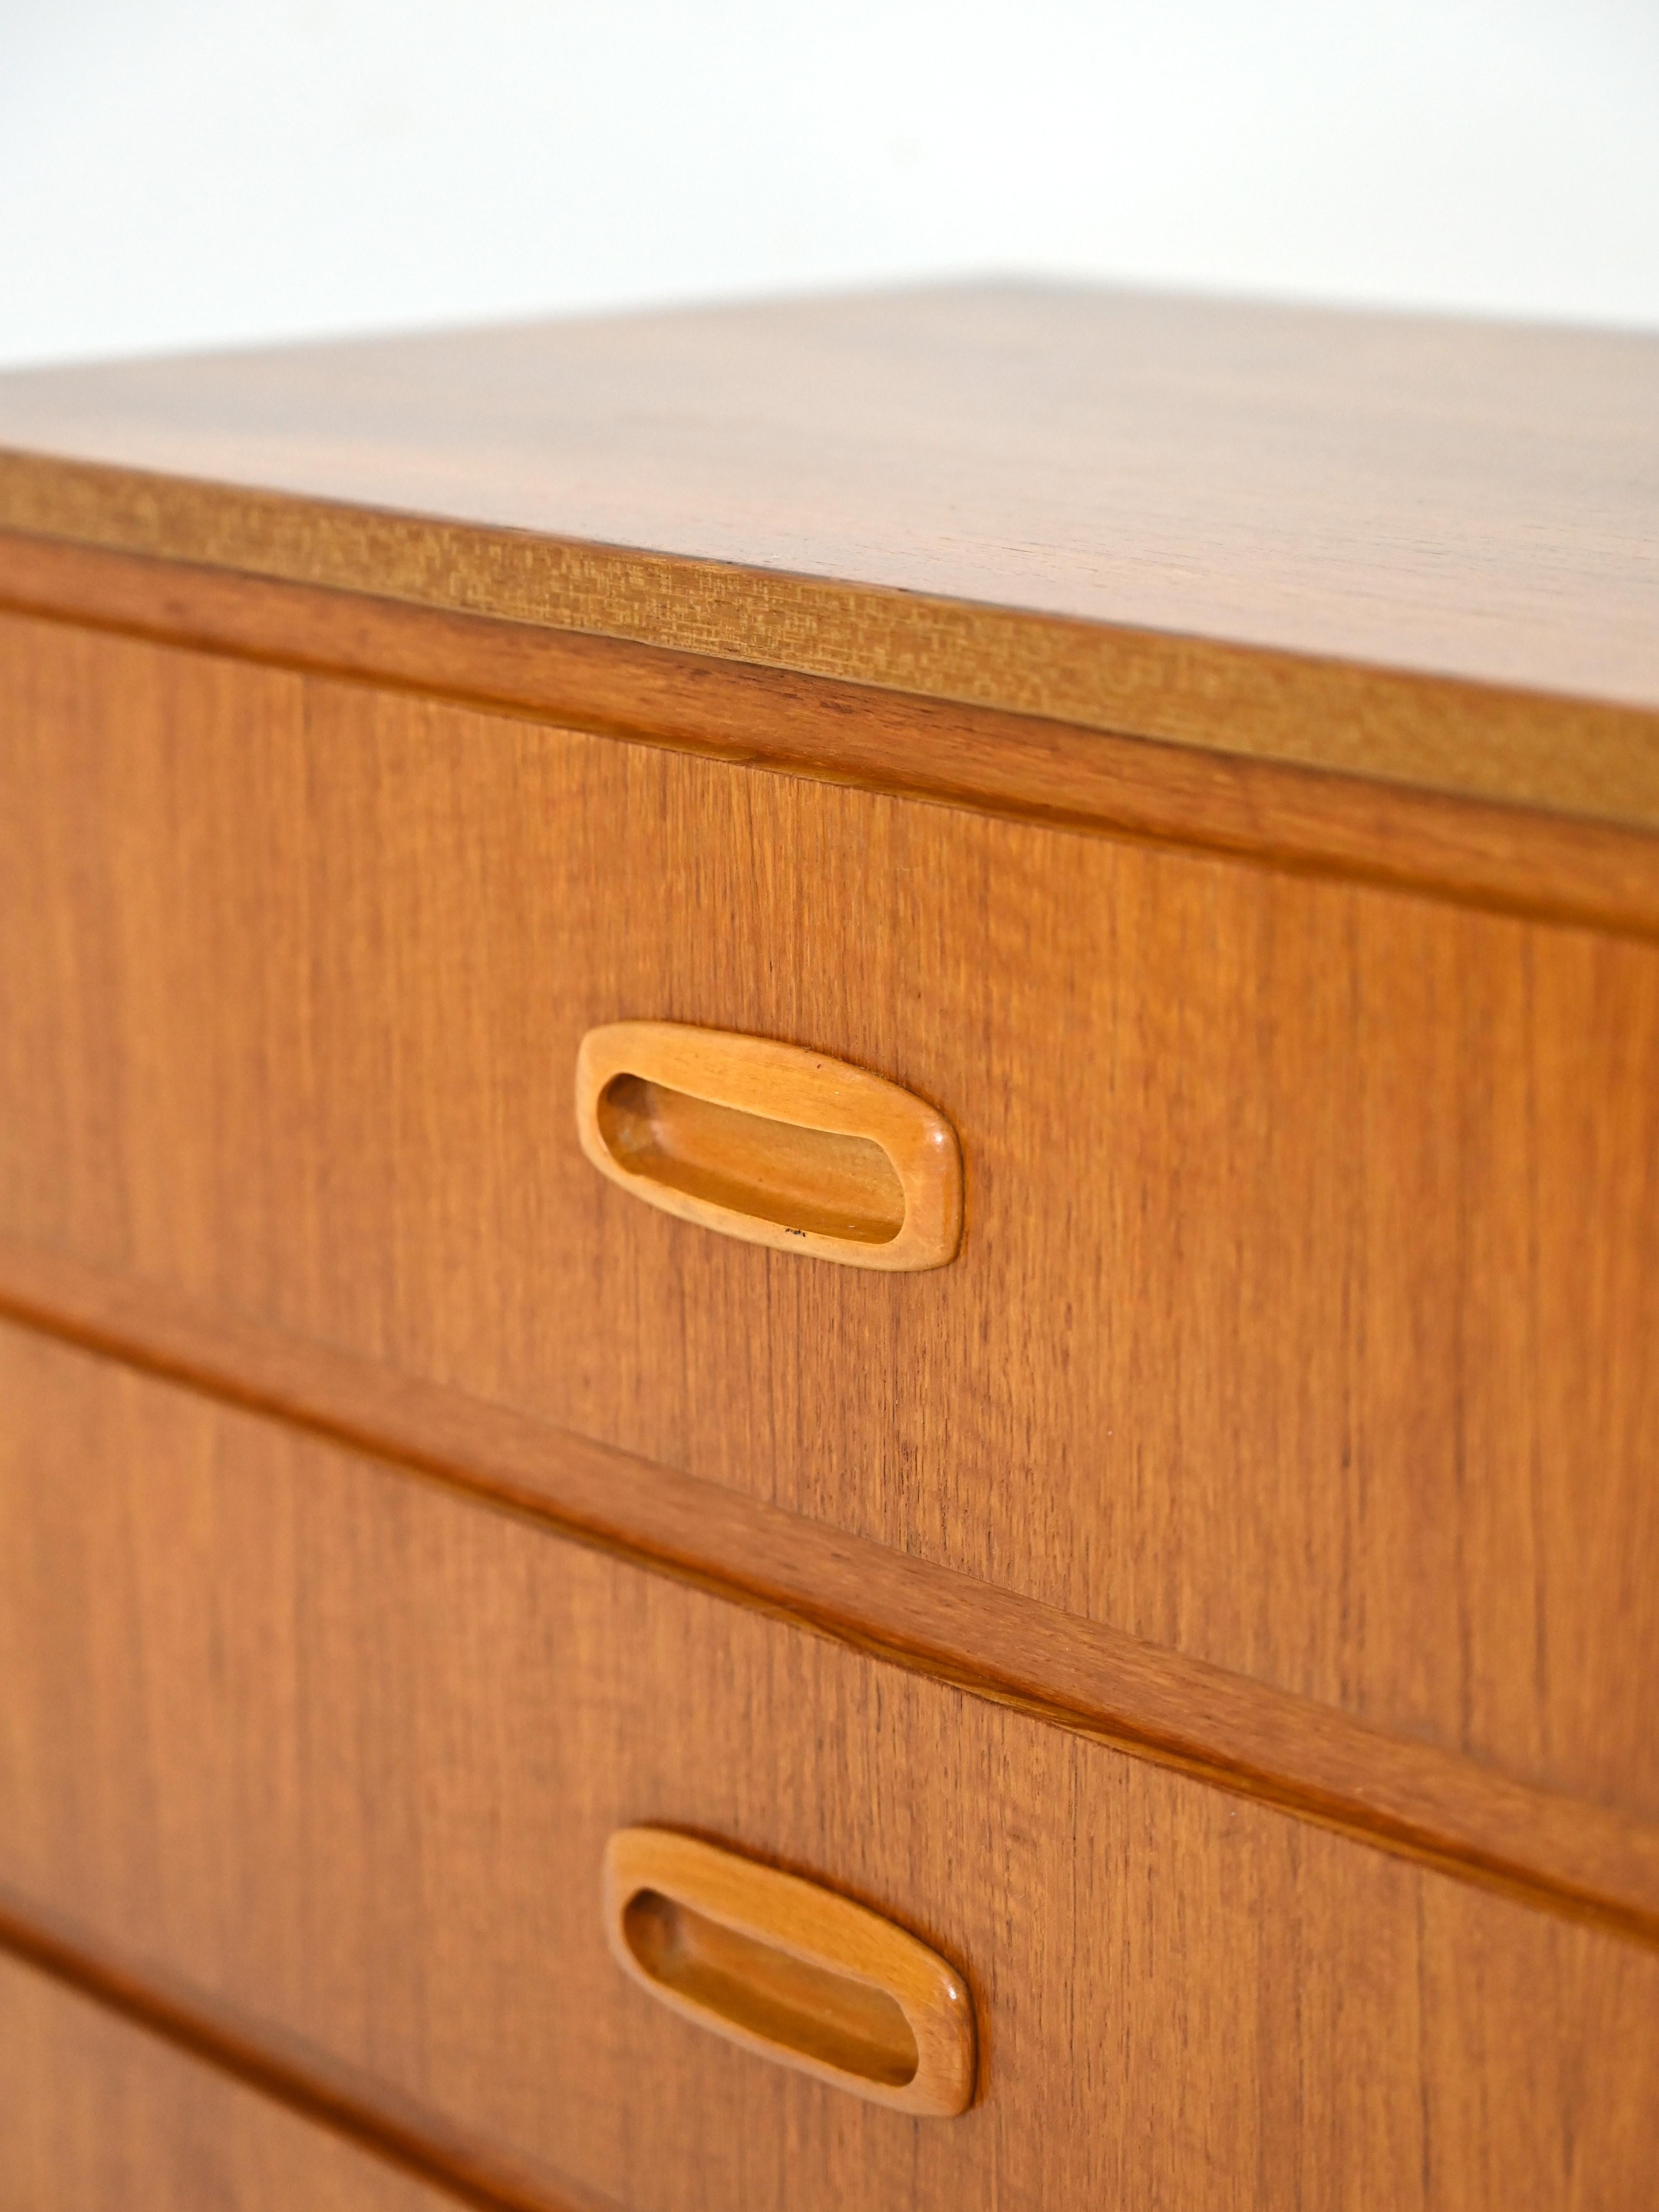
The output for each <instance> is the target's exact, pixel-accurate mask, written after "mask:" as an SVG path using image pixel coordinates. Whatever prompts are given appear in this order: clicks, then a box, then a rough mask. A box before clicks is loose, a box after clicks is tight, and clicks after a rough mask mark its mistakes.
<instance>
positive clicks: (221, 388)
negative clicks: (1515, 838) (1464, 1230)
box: [0, 284, 1659, 828]
mask: <svg viewBox="0 0 1659 2212" xmlns="http://www.w3.org/2000/svg"><path fill="white" fill-rule="evenodd" d="M1656 390H1659V339H1656V338H1654V337H1650V336H1648V337H1644V336H1638V335H1633V334H1626V333H1620V332H1614V331H1601V332H1593V331H1566V330H1561V329H1527V328H1522V327H1505V326H1504V325H1484V324H1475V323H1456V322H1451V321H1445V320H1437V319H1426V318H1418V317H1409V316H1401V315H1353V314H1340V313H1331V312H1328V311H1319V310H1307V309H1290V308H1283V307H1277V308H1275V307H1252V306H1245V305H1240V304H1236V303H1235V304H1222V303H1218V302H1211V301H1201V300H1191V299H1179V298H1164V297H1155V296H1146V295H1134V294H1129V293H1110V292H1099V291H1091V290H1085V289H1065V288H1060V287H1045V286H1039V285H994V284H991V285H978V286H972V285H969V286H958V287H945V288H940V289H934V290H923V291H917V292H910V293H896V294H890V295H872V296H868V297H864V298H853V299H843V300H837V301H798V302H795V303H793V304H784V305H771V306H766V307H731V308H722V309H712V310H707V311H703V312H700V313H690V312H681V313H673V314H670V315H663V316H658V317H641V316H631V317H622V318H616V319H608V320H599V321H589V322H568V323H562V324H547V325H530V326H525V327H521V328H513V329H505V330H495V331H474V332H468V333H461V334H451V335H441V336H430V337H416V338H400V339H392V340H374V341H362V342H358V343H351V344H343V345H342V344H336V345H329V346H312V347H287V348H278V349H270V350H267V351H264V352H262V353H255V354H241V355H222V356H202V357H197V358H185V359H172V360H165V361H159V362H136V363H123V364H119V365H113V366H101V367H96V368H69V369H52V370H49V371H31V372H27V373H25V374H11V375H9V376H7V377H4V378H0V449H3V450H0V525H3V526H7V527H9V528H11V529H14V530H21V531H33V532H40V533H43V534H45V535H46V536H48V537H56V538H64V539H69V540H74V541H78V542H81V543H84V544H101V545H106V546H112V547H124V548H126V549H127V550H135V551H140V552H150V553H161V554H165V555H168V556H172V557H173V558H176V559H179V560H183V561H198V562H209V563H210V564H212V565H214V566H217V567H222V568H230V569H240V570H245V571H250V572H252V573H256V574H264V575H270V576H282V577H289V578H291V579H294V580H298V581H301V582H309V583H319V584H328V585H332V586H341V587H343V588H345V589H347V590H350V591H355V592H370V593H374V594H376V595H380V596H386V597H392V598H402V599H409V600H412V601H414V602H416V603H419V604H422V605H428V606H431V607H435V608H450V609H465V610H469V611H473V612H476V613H482V614H491V615H501V616H507V617H513V618H514V619H516V620H520V621H525V622H528V623H536V624H544V625H548V626H550V627H552V628H554V629H560V630H564V631H583V632H592V633H599V634H602V635H610V636H613V637H622V638H629V639H634V640H635V641H640V642H642V643H645V644H647V645H657V646H665V647H677V648H680V649H684V650H690V651H692V652H696V653H705V654H713V655H716V656H725V657H728V658H735V659H739V660H746V661H750V662H759V663H767V664H770V665H780V666H783V667H787V668H793V669H800V670H806V671H814V672H817V673H819V674H822V675H827V676H832V677H838V678H854V679H855V680H861V681H867V682H872V683H878V684H891V685H896V686H897V687H898V688H900V689H901V690H907V691H910V692H914V693H918V694H927V695H933V696H946V697H953V698H958V699H971V700H979V701H983V702H987V703H990V704H993V705H997V706H1001V707H1005V708H1013V709H1018V710H1020V711H1024V712H1028V713H1034V714H1046V715H1056V716H1059V717H1060V718H1062V719H1064V720H1070V721H1073V722H1077V723H1080V724H1085V725H1088V726H1096V727H1102V728H1105V729H1109V730H1115V731H1121V732H1128V733H1130V734H1133V735H1139V736H1143V737H1159V738H1170V739H1173V740H1175V741H1176V742H1179V743H1182V744H1190V745H1194V746H1198V747H1202V748H1206V749H1219V750H1222V751H1232V752H1235V753H1243V754H1257V755H1262V756H1266V757H1273V758H1279V759H1291V760H1298V761H1303V762H1306V763H1312V764H1314V765H1316V766H1322V767H1327V768H1340V769H1345V770H1348V771H1352V772H1361V773H1367V774H1371V775H1376V776H1379V777H1383V778H1388V779H1392V780H1395V781H1406V782H1411V783H1416V784H1419V785H1421V786H1424V787H1428V788H1431V789H1435V790H1439V791H1443V792H1448V793H1481V794H1484V795H1485V796H1486V797H1488V798H1492V799H1511V800H1515V801H1518V802H1521V803H1525V804H1531V805H1545V806H1550V807H1553V808H1559V809H1560V810H1561V811H1565V812H1567V813H1574V814H1581V815H1591V816H1600V817H1603V818H1606V819H1611V820H1614V821H1626V822H1632V823H1644V824H1645V825H1647V826H1648V827H1650V828H1652V827H1655V826H1659V532H1656V517H1659V408H1656V405H1655V393H1656ZM1402 677H1409V678H1412V679H1413V680H1414V681H1415V682H1416V683H1417V684H1418V687H1419V688H1418V690H1417V693H1416V694H1415V695H1414V699H1415V704H1414V706H1413V695H1405V696H1402V695H1401V691H1400V688H1399V687H1400V679H1401V678H1402Z"/></svg>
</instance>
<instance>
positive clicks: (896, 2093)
mask: <svg viewBox="0 0 1659 2212" xmlns="http://www.w3.org/2000/svg"><path fill="white" fill-rule="evenodd" d="M605 1933H606V1936H608V1937H609V1939H610V1943H611V1950H612V1952H613V1953H614V1954H615V1955H616V1958H617V1963H618V1964H619V1965H620V1966H622V1967H623V1971H624V1972H627V1973H629V1974H630V1975H632V1977H633V1978H634V1979H635V1981H636V1982H638V1983H639V1984H641V1987H642V1988H645V1989H647V1990H650V1992H651V1994H652V1996H654V1997H659V1998H660V1999H661V2000H662V2002H663V2003H664V2004H665V2005H671V2006H672V2008H673V2009H674V2010H675V2011H676V2012H678V2013H682V2014H684V2016H685V2017H686V2019H688V2020H693V2021H696V2022H697V2024H698V2025H699V2027H708V2028H712V2029H713V2030H714V2033H715V2034H717V2035H723V2036H725V2037H726V2038H727V2039H728V2040H730V2041H731V2042H732V2043H739V2044H741V2045H743V2046H744V2049H745V2050H748V2051H757V2052H758V2053H759V2054H760V2055H761V2057H764V2058H772V2059H775V2060H776V2061H777V2062H778V2063H779V2064H780V2065H783V2066H793V2067H796V2068H799V2069H800V2070H801V2071H802V2072H803V2073H807V2074H815V2075H817V2077H818V2079H819V2080H820V2081H833V2082H834V2083H835V2084H836V2087H838V2088H842V2089H851V2090H852V2091H853V2092H854V2093H855V2094H856V2095H858V2096H860V2097H872V2098H873V2099H874V2100H876V2102H877V2103H878V2104H882V2105H892V2106H896V2108H897V2109H898V2110H899V2111H900V2112H925V2113H929V2114H932V2115H933V2116H934V2117H936V2118H948V2117H949V2116H950V2115H951V2113H953V2112H965V2111H966V2110H967V2108H968V2106H969V2102H970V2101H971V2100H972V2097H973V2093H974V2051H975V2041H974V2011H973V2006H972V2004H971V2002H969V1996H968V1991H967V1989H966V1987H965V1986H964V1984H963V1982H962V1980H961V1978H960V1977H959V1976H958V1975H957V1973H956V1972H955V1970H954V1969H953V1968H952V1967H951V1966H949V1965H947V1963H946V1962H945V1960H943V1959H941V1958H940V1957H939V1954H938V1953H937V1952H936V1951H930V1950H929V1949H928V1948H927V1945H926V1944H925V1943H919V1942H917V1941H916V1939H915V1936H908V1935H907V1934H906V1933H905V1931H904V1930H903V1929H902V1928H896V1927H895V1926H894V1925H893V1923H892V1922H891V1921H890V1920H884V1919H883V1918H882V1917H880V1915H879V1914H878V1913H875V1912H871V1911H866V1908H865V1907H864V1906H863V1905H854V1904H853V1903H852V1901H851V1900H850V1899H848V1898H844V1897H838V1896H836V1893H835V1892H834V1891H833V1890H828V1889H820V1888H819V1887H818V1885H817V1883H816V1882H812V1881H801V1880H800V1879H799V1876H797V1875H787V1874H780V1873H778V1872H777V1870H776V1869H775V1868H773V1867H766V1866H761V1865H758V1864H757V1863H756V1862H755V1861H754V1860H752V1859H746V1858H744V1857H740V1856H739V1854H738V1853H737V1852H736V1851H728V1850H720V1848H719V1847H718V1846H717V1845H715V1844H705V1843H702V1842H700V1841H699V1840H698V1839H697V1838H696V1837H694V1836H683V1835H680V1834H678V1833H677V1832H675V1831H673V1830H672V1829H669V1828H619V1829H618V1830H617V1832H616V1834H615V1835H613V1836H612V1837H611V1840H610V1842H609V1843H608V1844H606V1846H605Z"/></svg>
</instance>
